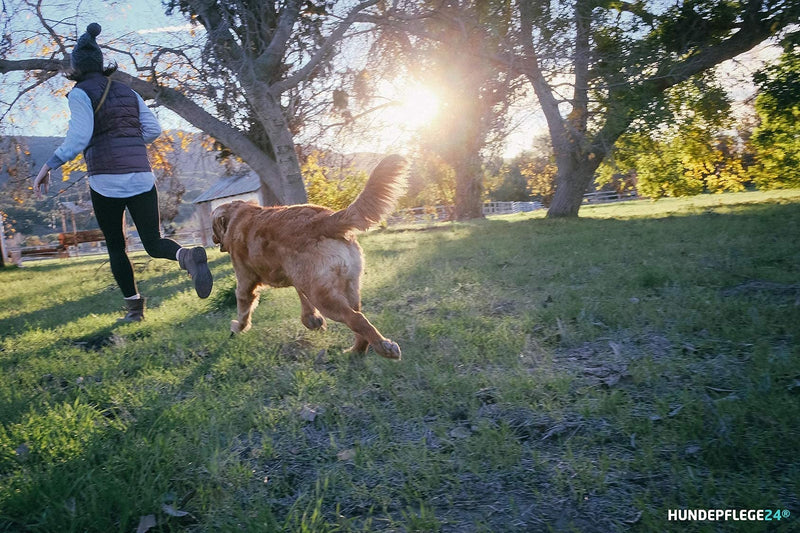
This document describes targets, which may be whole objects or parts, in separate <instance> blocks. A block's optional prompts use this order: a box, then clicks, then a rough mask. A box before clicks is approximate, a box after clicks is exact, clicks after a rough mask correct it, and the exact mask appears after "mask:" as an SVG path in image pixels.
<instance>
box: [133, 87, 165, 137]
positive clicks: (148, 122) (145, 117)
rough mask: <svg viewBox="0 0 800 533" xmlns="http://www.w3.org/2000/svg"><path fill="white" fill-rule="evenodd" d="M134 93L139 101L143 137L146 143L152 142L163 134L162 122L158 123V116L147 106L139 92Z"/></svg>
mask: <svg viewBox="0 0 800 533" xmlns="http://www.w3.org/2000/svg"><path fill="white" fill-rule="evenodd" d="M133 94H135V95H136V100H138V101H139V122H140V123H141V125H142V139H144V142H145V144H150V143H151V142H153V141H155V140H156V139H158V136H159V135H161V124H159V123H158V118H156V115H155V114H154V113H153V111H152V110H151V109H150V108H149V107H147V104H145V103H144V100H142V97H141V96H139V93H137V92H136V91H133Z"/></svg>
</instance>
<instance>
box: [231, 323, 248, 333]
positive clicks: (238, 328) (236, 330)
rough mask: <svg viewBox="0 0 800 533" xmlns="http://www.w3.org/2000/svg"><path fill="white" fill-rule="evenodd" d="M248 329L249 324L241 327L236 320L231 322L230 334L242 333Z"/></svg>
mask: <svg viewBox="0 0 800 533" xmlns="http://www.w3.org/2000/svg"><path fill="white" fill-rule="evenodd" d="M248 329H250V324H246V325H244V326H243V325H242V324H241V323H240V322H239V321H238V320H231V333H244V332H245V331H247V330H248Z"/></svg>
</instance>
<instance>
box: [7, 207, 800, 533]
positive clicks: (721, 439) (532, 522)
mask: <svg viewBox="0 0 800 533" xmlns="http://www.w3.org/2000/svg"><path fill="white" fill-rule="evenodd" d="M581 215H582V217H581V218H580V219H578V220H547V219H544V218H543V216H542V214H541V213H532V214H525V215H513V216H508V217H498V218H494V219H490V220H483V221H477V222H474V223H463V224H443V225H437V226H433V227H428V228H399V229H398V228H392V229H384V230H377V231H373V232H369V233H367V234H365V235H363V236H362V237H361V238H360V241H361V243H362V246H363V247H364V250H365V254H366V257H367V270H366V274H365V279H364V311H365V314H366V315H367V316H368V317H369V318H370V319H371V320H372V321H373V322H374V323H375V324H376V325H377V326H378V328H379V329H380V330H381V331H382V332H383V333H384V334H385V335H386V336H388V337H390V338H392V339H393V340H395V341H397V342H398V343H399V344H400V345H401V347H402V349H403V360H402V361H400V362H393V361H388V360H385V359H381V358H379V357H377V356H376V355H375V354H373V353H369V354H368V355H367V356H365V357H359V356H352V355H349V354H345V353H343V351H344V350H345V349H346V348H347V347H348V346H349V345H350V343H351V341H352V337H351V333H350V332H349V330H347V329H346V328H345V327H344V326H341V325H338V324H329V328H328V331H326V332H311V331H307V330H306V329H304V328H303V326H302V325H301V323H300V320H299V315H300V305H299V302H298V301H297V296H296V294H295V293H294V291H293V290H292V289H280V290H275V289H272V290H267V291H265V292H264V293H263V295H262V299H261V305H260V307H259V308H258V310H257V311H256V313H255V318H254V325H253V329H252V330H251V331H250V332H248V333H246V334H242V335H240V336H237V337H234V338H230V337H229V334H228V326H229V321H230V319H231V318H233V317H234V309H233V305H232V302H231V294H232V287H233V284H234V281H233V277H232V270H231V267H230V261H229V259H228V256H227V255H226V254H220V253H219V252H217V251H210V252H209V255H210V259H211V262H212V268H213V271H214V273H215V276H216V286H215V290H214V293H213V294H212V296H211V298H209V299H208V300H205V301H203V300H199V299H197V298H196V297H194V295H193V293H192V291H191V289H190V284H189V281H188V279H187V278H186V277H185V276H184V275H182V273H181V272H179V270H178V268H177V265H176V264H175V263H172V262H168V261H163V260H152V259H150V258H149V257H147V256H146V255H136V256H134V261H135V268H136V271H137V272H138V277H139V280H140V290H141V291H142V293H143V294H145V295H146V296H148V297H149V301H148V305H149V310H148V313H147V320H146V321H145V322H143V323H141V324H128V325H116V324H115V319H116V318H117V317H118V316H121V313H120V309H121V305H120V304H121V297H120V294H119V291H118V289H117V288H116V287H115V285H114V282H113V280H112V278H111V275H110V272H109V268H108V264H107V262H106V260H105V257H91V258H79V259H70V260H53V261H41V262H36V263H27V264H26V265H25V267H24V268H10V269H6V270H4V271H0V334H1V335H2V340H1V341H0V379H1V380H2V383H0V422H1V423H2V424H0V531H47V532H50V531H52V532H68V531H75V532H78V531H91V532H113V531H120V532H131V531H136V530H137V528H139V530H140V531H148V530H149V531H192V532H194V531H209V532H211V531H305V532H318V531H320V532H322V531H331V532H333V531H397V532H400V531H442V532H484V531H499V532H503V531H509V532H510V531H558V532H561V531H564V532H567V531H577V532H604V533H605V532H617V531H632V532H650V531H659V532H660V531H709V532H713V531H787V532H788V531H798V530H800V499H798V498H800V496H798V494H800V460H799V459H798V458H800V429H799V426H798V422H800V348H798V346H799V345H800V191H785V192H779V193H743V194H736V195H724V196H704V197H698V198H693V199H687V200H664V201H659V202H656V203H652V202H647V201H640V202H630V203H625V204H617V205H605V206H594V207H587V208H585V209H583V210H582V212H581ZM677 509H730V510H739V509H765V510H770V513H769V515H768V516H770V517H772V516H771V515H773V514H774V512H775V511H778V513H777V517H776V518H774V519H773V520H771V521H760V522H759V521H753V522H736V523H734V522H732V521H727V522H724V521H722V522H708V521H682V522H677V521H669V520H668V512H669V510H677ZM782 511H784V513H783V514H781V512H782ZM784 515H786V516H784ZM777 518H780V520H777Z"/></svg>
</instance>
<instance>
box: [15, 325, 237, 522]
mask: <svg viewBox="0 0 800 533" xmlns="http://www.w3.org/2000/svg"><path fill="white" fill-rule="evenodd" d="M197 316H198V315H188V316H187V317H186V318H185V320H186V321H191V320H193V319H195V318H196V317H197ZM173 327H174V325H173V324H166V323H157V324H156V323H153V324H148V325H144V324H143V327H142V328H140V329H137V330H136V331H133V332H131V333H129V334H126V336H125V338H126V341H127V342H137V341H142V340H145V339H147V338H149V337H151V336H156V337H161V336H168V335H169V331H170V330H171V329H172V328H173ZM113 329H114V328H101V329H98V330H96V331H95V332H93V333H92V335H91V337H87V338H90V341H89V342H87V343H86V345H85V346H84V347H85V348H86V349H87V350H98V351H100V352H102V351H103V350H104V349H105V348H106V347H109V346H113V342H112V344H108V343H107V342H106V339H105V335H106V334H109V333H110V334H111V335H112V336H113V335H114V333H113ZM228 342H229V337H228V334H227V332H221V333H220V336H219V341H218V342H216V343H215V344H214V345H213V347H210V349H208V350H203V352H202V355H198V356H196V357H193V358H186V359H180V360H177V359H170V358H164V364H163V367H164V368H163V369H164V371H165V372H166V373H167V374H170V373H171V372H172V371H173V370H175V371H177V372H181V370H182V369H185V366H186V365H187V364H188V365H191V366H192V368H191V369H190V370H189V372H188V373H187V374H186V375H185V376H184V377H183V379H182V380H181V381H180V382H179V383H175V384H171V385H169V386H167V385H166V383H165V384H164V385H163V386H159V387H153V388H152V390H151V391H150V392H153V391H155V394H154V395H146V396H143V398H147V400H148V401H147V402H146V403H145V404H141V405H136V402H135V401H134V402H132V403H131V402H122V403H119V401H118V399H117V398H116V396H115V395H114V394H110V393H109V394H107V395H104V394H102V393H101V392H99V393H95V394H92V393H91V392H90V389H91V387H97V388H99V389H102V387H104V386H107V385H106V384H105V383H102V382H97V383H95V382H94V381H91V382H89V381H90V380H85V381H84V380H81V383H77V384H76V383H75V381H74V380H72V381H67V380H63V379H59V378H57V377H56V378H52V377H51V379H50V380H48V383H45V384H44V386H46V387H51V388H58V389H59V394H57V395H54V396H53V397H52V398H51V399H50V400H48V401H47V402H46V403H45V404H44V405H41V406H38V407H37V408H36V409H35V411H37V412H38V411H41V412H40V413H39V414H44V411H42V410H43V409H44V410H49V409H52V408H55V409H58V408H59V406H70V407H68V408H67V409H68V410H70V409H71V410H76V411H77V410H81V409H84V410H85V411H84V412H89V413H91V414H92V416H94V417H95V422H94V424H93V426H94V428H95V430H94V431H93V432H92V434H91V436H90V437H88V438H84V439H83V442H82V443H81V447H80V450H79V451H78V452H77V453H75V452H74V451H73V453H71V456H70V458H69V459H67V460H60V459H58V458H56V459H55V460H53V459H47V455H48V454H47V453H42V450H40V449H39V447H40V446H41V443H38V444H34V443H25V442H19V443H14V445H15V446H18V448H17V450H18V453H17V458H16V459H9V458H2V459H4V460H0V474H1V475H3V476H4V477H6V479H8V480H9V481H12V480H14V481H16V482H17V483H16V486H15V487H14V488H15V490H13V491H10V490H9V492H6V493H5V494H4V495H3V496H4V497H3V499H2V504H3V505H2V507H0V529H2V530H6V529H8V528H10V529H11V530H14V528H17V527H18V528H22V529H25V528H27V527H29V525H30V524H32V523H36V524H37V527H38V528H39V529H41V530H48V531H56V530H81V531H98V532H100V531H111V530H118V529H122V530H125V529H132V528H135V527H136V526H137V524H138V523H139V520H140V518H141V517H142V516H145V515H149V514H153V515H155V516H157V517H158V524H159V525H160V526H166V525H167V524H169V525H171V526H173V527H176V526H177V525H178V524H183V525H187V524H191V523H193V522H194V521H195V520H196V519H195V518H194V517H191V516H185V517H179V516H178V515H177V514H176V513H171V512H170V511H169V510H167V511H165V510H164V505H169V506H172V507H173V508H174V509H176V510H180V509H181V508H182V507H183V505H184V504H185V503H186V501H188V499H189V498H191V497H192V491H191V490H189V489H187V483H183V482H180V481H177V480H176V479H175V478H174V476H171V475H169V471H171V470H173V469H175V470H177V471H181V468H182V467H181V466H177V465H178V463H180V464H181V465H182V464H184V463H185V462H187V461H188V463H189V464H192V462H195V463H196V464H198V466H202V462H203V461H204V460H205V459H207V458H206V457H204V456H202V455H201V456H199V457H192V456H189V457H187V456H181V457H177V456H174V455H175V453H176V450H175V449H174V447H173V446H170V444H169V441H170V439H171V438H172V437H171V433H172V431H171V430H170V429H169V428H164V427H161V428H160V429H158V430H156V429H154V428H156V427H157V426H163V425H164V423H165V417H166V419H168V418H169V417H170V416H173V415H174V414H175V413H176V411H175V407H176V405H178V404H180V403H181V401H182V400H183V399H185V398H189V397H192V396H194V394H195V392H194V390H195V388H196V387H197V386H200V385H201V384H202V383H204V382H205V379H206V376H207V375H208V374H209V372H210V369H211V368H213V366H214V365H215V364H216V363H217V361H218V360H219V358H220V357H221V356H222V355H224V354H225V353H226V352H227V349H228ZM100 355H101V356H102V354H100ZM162 355H163V354H162ZM101 366H102V365H101ZM171 367H172V368H171ZM104 370H105V372H106V373H110V374H111V375H112V376H114V377H113V378H110V379H112V380H113V381H116V382H119V381H120V380H121V381H124V382H129V384H128V385H123V386H126V387H130V386H131V385H130V382H131V381H135V380H137V379H139V378H140V376H141V375H143V374H146V373H148V372H151V371H152V368H151V366H150V365H149V364H147V363H146V362H144V361H143V362H142V364H141V365H130V360H129V359H127V360H126V361H125V362H121V363H120V364H119V368H118V369H117V370H113V369H112V370H109V369H108V368H106V369H104ZM104 370H103V369H101V368H100V367H98V369H97V373H98V375H99V374H102V373H103V371H104ZM118 385H122V384H119V383H117V384H116V385H114V384H112V389H111V390H113V388H115V387H116V386H118ZM126 399H127V398H126ZM25 412H26V413H27V415H28V416H35V414H36V413H35V412H32V411H29V410H25ZM14 423H15V421H13V420H4V424H6V425H7V427H9V428H11V426H12V424H14ZM42 430H43V431H45V432H47V431H50V432H53V434H56V433H58V431H59V430H58V429H56V428H46V427H43V428H42ZM174 431H175V432H176V433H177V437H178V438H179V439H183V438H186V439H188V440H192V438H193V437H191V436H190V435H188V434H187V432H188V433H192V432H194V431H196V432H197V433H202V432H203V429H202V428H200V427H197V428H183V427H176V428H174ZM71 437H73V438H74V437H76V436H75V435H72V436H71ZM37 446H38V447H37ZM206 452H207V450H206ZM190 453H191V451H190ZM5 459H8V460H5ZM37 463H38V464H37ZM26 470H27V473H26V474H24V475H22V476H19V475H15V473H21V472H24V471H26ZM182 475H185V473H184V474H182ZM132 479H136V480H138V481H136V482H132V481H131V480H132ZM23 480H24V481H23ZM89 480H90V481H89ZM10 486H11V485H9V487H10ZM98 487H100V488H98ZM176 490H177V491H180V490H183V492H182V493H180V494H176V493H175V491H176ZM42 495H46V497H44V498H43V497H42Z"/></svg>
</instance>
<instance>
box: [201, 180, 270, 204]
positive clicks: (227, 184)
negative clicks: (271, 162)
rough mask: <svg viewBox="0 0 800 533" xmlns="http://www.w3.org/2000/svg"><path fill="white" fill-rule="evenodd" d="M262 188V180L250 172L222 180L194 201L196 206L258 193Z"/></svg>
mask: <svg viewBox="0 0 800 533" xmlns="http://www.w3.org/2000/svg"><path fill="white" fill-rule="evenodd" d="M260 188H261V180H260V179H259V177H258V175H257V174H256V173H255V172H248V173H247V174H244V175H242V176H233V177H230V178H220V179H219V180H218V181H217V182H216V183H214V184H213V185H212V186H211V187H209V188H208V190H207V191H205V192H204V193H202V194H201V195H200V196H198V197H197V198H195V199H194V202H192V203H195V204H200V203H203V202H210V201H212V200H219V199H220V198H228V197H230V196H239V195H240V194H247V193H249V192H254V191H257V190H258V189H260Z"/></svg>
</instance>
